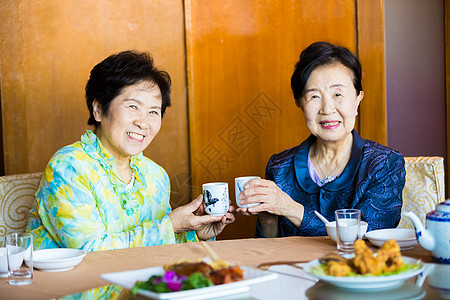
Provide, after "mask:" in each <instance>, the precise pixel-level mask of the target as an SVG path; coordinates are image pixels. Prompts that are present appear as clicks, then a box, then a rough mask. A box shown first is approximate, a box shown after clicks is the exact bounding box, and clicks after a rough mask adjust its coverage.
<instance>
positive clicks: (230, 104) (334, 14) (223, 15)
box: [185, 0, 356, 239]
mask: <svg viewBox="0 0 450 300" xmlns="http://www.w3.org/2000/svg"><path fill="white" fill-rule="evenodd" d="M355 7H356V5H355V2H354V1H353V0H340V1H325V0H322V1H298V0H290V1H268V0H264V1H263V0H252V1H249V0H245V1H244V0H233V1H213V0H204V1H195V0H186V1H185V11H186V38H187V42H186V44H187V62H188V87H189V97H188V99H189V118H190V149H191V153H190V154H191V170H192V184H193V193H194V194H198V193H200V192H201V185H202V183H205V182H211V181H226V182H228V183H229V185H230V197H231V199H233V201H234V198H235V196H234V186H233V185H234V178H235V177H237V176H243V175H259V176H261V177H264V171H265V166H266V163H267V161H268V159H269V158H270V156H271V155H272V154H274V153H278V152H280V151H282V150H284V149H287V148H289V147H292V146H295V145H297V144H299V142H301V141H302V140H304V139H305V138H306V137H307V136H308V135H309V131H308V130H307V128H306V126H305V124H304V119H303V114H302V112H301V110H300V109H299V108H297V107H296V106H295V103H294V99H293V96H292V92H291V89H290V77H291V75H292V72H293V69H294V64H295V62H296V61H297V60H298V58H299V55H300V52H301V51H302V50H303V49H304V48H305V47H306V46H308V45H309V44H310V43H312V42H314V41H318V40H328V41H330V42H333V43H337V44H340V45H344V46H347V47H349V48H350V49H351V50H353V51H355V50H356V11H355ZM255 220H256V218H255V217H251V218H250V217H243V216H240V215H238V216H237V221H236V222H235V223H234V224H232V225H231V226H228V227H227V229H226V230H225V232H224V233H223V234H222V235H220V236H219V238H221V239H224V238H238V237H251V236H253V235H254V230H255Z"/></svg>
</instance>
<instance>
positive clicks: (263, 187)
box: [237, 179, 304, 233]
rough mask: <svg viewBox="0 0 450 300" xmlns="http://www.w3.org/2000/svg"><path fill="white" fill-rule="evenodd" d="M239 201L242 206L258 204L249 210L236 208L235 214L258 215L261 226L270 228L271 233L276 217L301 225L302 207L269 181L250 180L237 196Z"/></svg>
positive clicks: (276, 220) (276, 221)
mask: <svg viewBox="0 0 450 300" xmlns="http://www.w3.org/2000/svg"><path fill="white" fill-rule="evenodd" d="M239 200H242V201H243V202H241V204H243V205H245V204H252V203H260V204H259V205H256V206H253V207H250V208H238V209H237V212H238V213H241V214H243V215H258V219H259V221H260V223H261V225H263V224H266V225H267V227H271V228H272V229H271V232H272V233H273V230H274V229H273V226H274V224H275V223H276V224H277V223H278V216H284V217H286V218H288V219H289V221H291V222H292V223H293V224H294V225H295V226H297V227H300V225H301V223H302V220H303V213H304V207H303V205H301V204H300V203H297V202H295V201H294V200H293V199H292V198H291V197H290V196H289V195H288V194H286V193H285V192H283V191H282V190H281V189H280V188H279V187H278V186H277V185H276V184H275V182H273V181H271V180H265V179H252V180H250V181H249V182H247V184H246V185H245V187H244V190H243V191H242V192H241V193H240V194H239ZM263 226H264V225H263ZM277 230H278V226H277Z"/></svg>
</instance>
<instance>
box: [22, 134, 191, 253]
mask: <svg viewBox="0 0 450 300" xmlns="http://www.w3.org/2000/svg"><path fill="white" fill-rule="evenodd" d="M130 166H131V168H132V169H133V172H134V181H132V182H131V183H130V184H128V185H127V184H125V183H124V182H123V181H122V180H121V179H120V178H119V176H118V166H117V163H116V161H115V159H114V158H113V157H112V155H111V154H110V152H109V151H108V150H106V149H105V148H104V147H103V146H102V145H101V142H100V140H99V139H98V138H97V136H96V135H95V134H94V133H93V132H92V131H90V130H88V131H86V133H85V134H84V135H83V136H82V137H81V141H79V142H76V143H74V144H72V145H69V146H66V147H64V148H62V149H60V150H59V151H58V152H56V153H55V155H54V156H53V157H52V158H51V160H50V162H49V163H48V165H47V167H46V169H45V171H44V175H43V177H42V180H41V184H40V186H39V188H38V190H37V192H36V201H35V203H34V204H33V207H32V209H31V213H30V220H29V221H28V226H27V231H28V232H31V233H32V234H33V242H34V249H35V250H36V249H43V248H57V247H61V248H78V249H83V250H86V251H97V250H106V249H119V248H129V247H140V246H153V245H162V244H173V243H183V242H192V241H198V239H197V236H196V234H195V232H193V231H191V232H186V233H180V234H174V232H173V227H172V222H171V221H170V218H169V213H170V212H171V207H170V203H169V196H170V181H169V177H168V176H167V173H166V172H165V171H164V169H163V168H161V167H160V166H158V165H157V164H156V163H154V162H153V161H152V160H150V159H148V158H146V157H145V156H143V155H142V153H140V154H139V155H136V156H133V157H131V162H130Z"/></svg>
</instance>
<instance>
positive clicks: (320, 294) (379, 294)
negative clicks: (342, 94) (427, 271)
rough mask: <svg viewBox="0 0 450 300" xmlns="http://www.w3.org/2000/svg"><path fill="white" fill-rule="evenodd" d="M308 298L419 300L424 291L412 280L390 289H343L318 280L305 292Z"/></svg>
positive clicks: (423, 295) (422, 296)
mask: <svg viewBox="0 0 450 300" xmlns="http://www.w3.org/2000/svg"><path fill="white" fill-rule="evenodd" d="M305 295H306V297H308V299H334V300H361V299H364V300H380V299H382V300H398V299H408V300H419V299H423V298H424V297H425V295H426V291H425V290H424V289H422V288H420V287H418V286H417V285H416V284H415V283H414V282H411V281H407V282H405V283H404V284H402V285H401V286H399V287H397V288H392V289H380V290H378V289H377V290H374V291H367V290H360V291H358V290H353V289H343V288H340V287H337V286H334V285H332V284H329V283H326V282H323V281H319V282H318V283H316V284H315V285H314V286H313V287H311V288H309V289H308V290H307V291H306V293H305Z"/></svg>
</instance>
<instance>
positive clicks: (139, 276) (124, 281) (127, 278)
mask: <svg viewBox="0 0 450 300" xmlns="http://www.w3.org/2000/svg"><path fill="white" fill-rule="evenodd" d="M241 269H242V270H243V271H244V278H245V279H244V280H241V281H236V282H232V283H226V284H221V285H215V286H210V287H206V288H201V289H195V290H187V291H179V292H171V293H155V292H151V291H147V290H139V291H138V294H139V295H142V296H145V297H148V298H150V299H205V298H217V297H222V296H227V295H232V294H237V293H243V292H247V291H248V290H249V289H250V285H251V284H255V283H260V282H264V281H268V280H273V279H276V278H277V277H278V275H277V274H276V273H271V272H264V271H261V270H257V269H253V268H250V267H245V266H241ZM163 274H164V269H163V268H162V267H155V268H148V269H139V270H134V271H125V272H116V273H105V274H100V277H101V278H102V279H104V280H106V281H109V282H111V283H114V284H117V285H120V286H123V287H125V288H127V289H129V290H131V288H132V287H133V286H134V284H135V283H136V281H138V280H140V281H145V280H148V278H150V276H152V275H163Z"/></svg>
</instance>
